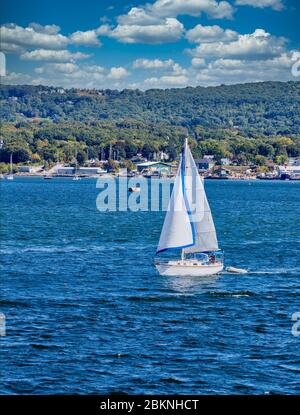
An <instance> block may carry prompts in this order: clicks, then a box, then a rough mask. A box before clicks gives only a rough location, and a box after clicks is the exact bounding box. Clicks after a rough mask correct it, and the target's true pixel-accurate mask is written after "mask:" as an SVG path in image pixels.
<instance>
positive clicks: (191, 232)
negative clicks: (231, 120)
mask: <svg viewBox="0 0 300 415" xmlns="http://www.w3.org/2000/svg"><path fill="white" fill-rule="evenodd" d="M176 250H177V251H179V250H181V256H180V257H179V258H171V259H163V256H157V257H156V259H155V266H156V269H157V270H158V272H159V273H160V274H161V275H167V276H207V275H213V274H217V273H219V272H221V271H222V270H223V267H224V263H223V253H222V251H220V249H219V246H218V241H217V236H216V230H215V225H214V222H213V218H212V214H211V210H210V207H209V204H208V201H207V197H206V194H205V190H204V186H203V182H202V180H201V178H200V176H199V173H198V169H197V167H196V164H195V161H194V159H193V156H192V153H191V151H190V149H189V146H188V141H187V139H186V140H185V144H184V146H183V149H182V152H181V159H180V163H179V167H178V171H177V175H176V178H175V182H174V187H173V191H172V195H171V198H170V202H169V206H168V210H167V213H166V217H165V221H164V224H163V228H162V232H161V235H160V239H159V243H158V247H157V252H156V255H158V254H160V253H162V252H166V251H168V252H169V253H170V252H172V251H173V252H174V253H176ZM178 256H179V255H178Z"/></svg>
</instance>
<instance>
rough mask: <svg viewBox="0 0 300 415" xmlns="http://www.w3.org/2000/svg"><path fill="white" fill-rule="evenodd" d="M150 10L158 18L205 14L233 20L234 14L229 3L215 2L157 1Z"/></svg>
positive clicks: (210, 0) (203, 0)
mask: <svg viewBox="0 0 300 415" xmlns="http://www.w3.org/2000/svg"><path fill="white" fill-rule="evenodd" d="M149 9H150V10H151V11H152V12H153V13H154V14H156V15H158V16H178V15H191V16H199V15H200V14H201V13H202V12H204V13H206V14H207V15H208V16H209V17H213V18H215V19H223V18H231V17H232V15H233V12H234V10H233V7H232V6H231V5H230V3H228V2H227V1H220V2H218V1H215V0H172V1H171V0H156V2H155V3H154V4H153V5H152V6H150V7H149Z"/></svg>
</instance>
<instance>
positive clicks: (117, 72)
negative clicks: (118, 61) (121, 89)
mask: <svg viewBox="0 0 300 415" xmlns="http://www.w3.org/2000/svg"><path fill="white" fill-rule="evenodd" d="M129 75H130V73H129V72H128V71H127V69H126V68H123V67H122V66H119V67H112V68H111V69H110V72H109V74H108V76H107V77H108V79H122V78H126V77H127V76H129Z"/></svg>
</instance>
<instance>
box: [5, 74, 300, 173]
mask: <svg viewBox="0 0 300 415" xmlns="http://www.w3.org/2000/svg"><path fill="white" fill-rule="evenodd" d="M0 96H1V102H2V105H1V120H2V128H1V138H2V140H3V141H4V145H3V146H2V149H0V162H4V163H7V161H8V160H9V155H10V153H11V152H13V154H14V161H15V162H16V163H24V162H26V161H31V162H45V161H46V162H47V163H50V164H51V163H53V162H55V161H56V160H57V159H58V158H59V159H60V160H62V161H65V162H70V161H71V160H72V159H74V152H75V150H74V149H75V148H76V152H77V154H78V158H79V161H80V162H82V161H84V159H85V158H86V157H87V156H89V157H91V156H92V157H99V154H100V153H101V154H103V156H105V157H108V156H109V155H110V154H114V155H115V157H116V158H117V159H119V160H124V159H128V158H130V157H132V156H133V155H134V154H136V153H137V152H141V153H142V154H143V155H144V156H145V157H148V158H151V156H152V155H153V153H155V152H157V151H161V150H162V151H164V152H166V153H168V155H169V160H172V159H174V158H175V157H176V154H177V153H178V150H179V148H180V145H181V143H182V140H183V137H184V136H186V135H189V137H190V142H191V145H192V148H193V152H194V154H195V156H196V157H201V156H203V154H208V153H209V154H214V155H215V157H216V158H217V159H220V158H221V157H231V158H234V159H236V160H237V161H238V162H239V163H241V164H245V163H248V162H250V161H251V162H254V163H256V164H259V165H264V164H265V162H266V160H267V159H273V160H275V161H276V162H283V161H284V160H285V159H286V158H287V157H288V156H294V157H297V156H299V155H300V82H286V83H284V82H262V83H252V84H240V85H230V86H226V85H221V86H218V87H207V88H204V87H196V88H191V87H188V88H183V89H169V90H159V89H152V90H148V91H145V92H143V91H139V90H124V91H112V90H79V89H70V90H65V89H63V88H54V87H46V86H27V85H23V86H8V85H3V86H1V88H0Z"/></svg>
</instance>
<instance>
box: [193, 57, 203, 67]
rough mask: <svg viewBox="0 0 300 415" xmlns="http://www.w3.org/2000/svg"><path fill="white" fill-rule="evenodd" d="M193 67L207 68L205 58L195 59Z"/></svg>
mask: <svg viewBox="0 0 300 415" xmlns="http://www.w3.org/2000/svg"><path fill="white" fill-rule="evenodd" d="M192 66H193V67H195V68H203V67H205V66H206V62H205V59H203V58H193V59H192Z"/></svg>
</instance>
